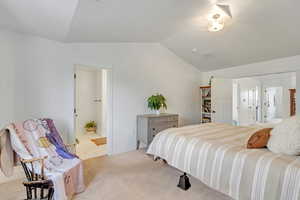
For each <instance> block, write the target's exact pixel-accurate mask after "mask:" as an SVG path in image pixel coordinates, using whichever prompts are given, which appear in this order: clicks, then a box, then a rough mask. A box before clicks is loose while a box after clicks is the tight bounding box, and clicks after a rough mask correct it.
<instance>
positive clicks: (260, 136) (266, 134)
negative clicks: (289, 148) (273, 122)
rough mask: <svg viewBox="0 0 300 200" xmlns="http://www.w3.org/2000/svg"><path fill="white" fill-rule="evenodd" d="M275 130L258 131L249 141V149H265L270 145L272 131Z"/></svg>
mask: <svg viewBox="0 0 300 200" xmlns="http://www.w3.org/2000/svg"><path fill="white" fill-rule="evenodd" d="M272 129H273V128H263V129H260V130H258V131H256V132H255V133H254V134H253V135H251V137H250V138H249V140H248V143H247V148H248V149H255V148H264V147H266V146H267V144H268V140H269V138H270V131H271V130H272Z"/></svg>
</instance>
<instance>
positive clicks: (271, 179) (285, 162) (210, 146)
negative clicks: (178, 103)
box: [147, 123, 300, 200]
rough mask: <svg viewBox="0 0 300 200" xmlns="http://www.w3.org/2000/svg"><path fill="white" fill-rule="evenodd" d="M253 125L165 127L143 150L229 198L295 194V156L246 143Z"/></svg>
mask: <svg viewBox="0 0 300 200" xmlns="http://www.w3.org/2000/svg"><path fill="white" fill-rule="evenodd" d="M256 130H258V128H257V127H241V126H240V127H238V126H231V125H227V124H216V123H208V124H201V125H193V126H185V127H181V128H172V129H167V130H165V131H162V132H161V133H159V134H158V135H157V136H155V138H154V140H153V142H152V143H151V145H150V146H149V149H148V152H147V153H148V154H152V155H154V156H158V157H160V158H163V159H165V160H166V161H167V162H168V164H169V165H171V166H173V167H175V168H177V169H179V170H181V171H183V172H186V173H188V174H190V175H192V176H194V177H195V178H197V179H199V180H201V181H202V182H203V183H205V184H207V185H208V186H210V187H211V188H213V189H215V190H218V191H220V192H222V193H224V194H227V195H229V196H230V197H232V198H233V199H241V200H248V199H249V200H250V199H251V200H262V199H265V200H276V199H278V200H292V199H293V200H294V199H300V195H299V189H300V159H299V158H300V157H298V156H287V155H282V154H275V153H272V152H270V151H269V150H268V149H247V148H246V142H247V140H248V138H249V137H250V136H251V134H253V133H254V132H255V131H256Z"/></svg>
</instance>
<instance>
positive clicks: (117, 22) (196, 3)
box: [0, 0, 300, 71]
mask: <svg viewBox="0 0 300 200" xmlns="http://www.w3.org/2000/svg"><path fill="white" fill-rule="evenodd" d="M216 2H218V3H226V4H228V5H230V7H231V9H232V14H233V18H232V19H231V20H229V21H227V22H226V24H225V28H224V30H222V31H220V32H208V31H207V18H206V17H207V14H208V13H209V12H210V11H211V9H212V8H213V5H214V4H215V3H216ZM299 7H300V1H299V0H263V1H258V0H256V1H255V0H242V1H241V0H218V1H216V0H126V1H125V0H26V1H20V0H1V1H0V28H6V29H11V30H14V31H18V32H22V33H29V34H34V35H38V36H42V37H45V38H49V39H53V40H58V41H62V42H70V43H71V42H101V43H102V42H159V43H161V44H162V45H164V46H166V47H167V48H168V49H170V50H171V51H173V52H174V53H175V54H176V55H178V56H179V57H181V58H183V59H184V60H186V61H187V62H189V63H191V64H192V65H194V66H195V67H198V68H199V69H200V70H201V71H210V70H215V69H222V68H226V67H233V66H237V65H242V64H249V63H253V62H259V61H265V60H271V59H275V58H280V57H287V56H294V55H299V54H300V40H299V36H300V20H299V19H300V12H299Z"/></svg>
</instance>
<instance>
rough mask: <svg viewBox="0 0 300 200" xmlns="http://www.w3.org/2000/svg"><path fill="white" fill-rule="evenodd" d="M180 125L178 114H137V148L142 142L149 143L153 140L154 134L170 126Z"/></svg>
mask: <svg viewBox="0 0 300 200" xmlns="http://www.w3.org/2000/svg"><path fill="white" fill-rule="evenodd" d="M175 127H178V115H177V114H166V113H164V114H159V115H156V114H147V115H138V116H137V149H139V148H140V143H143V144H145V145H147V147H148V146H149V145H150V143H151V142H152V140H153V138H154V136H155V135H156V134H157V133H159V132H161V131H163V130H165V129H168V128H175Z"/></svg>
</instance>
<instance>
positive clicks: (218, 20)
mask: <svg viewBox="0 0 300 200" xmlns="http://www.w3.org/2000/svg"><path fill="white" fill-rule="evenodd" d="M228 17H229V18H232V14H231V10H230V6H229V5H221V4H216V5H215V8H214V10H213V11H212V13H211V14H210V15H209V16H208V22H209V23H208V31H210V32H217V31H220V30H222V29H223V28H224V26H225V20H226V19H227V18H228Z"/></svg>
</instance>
